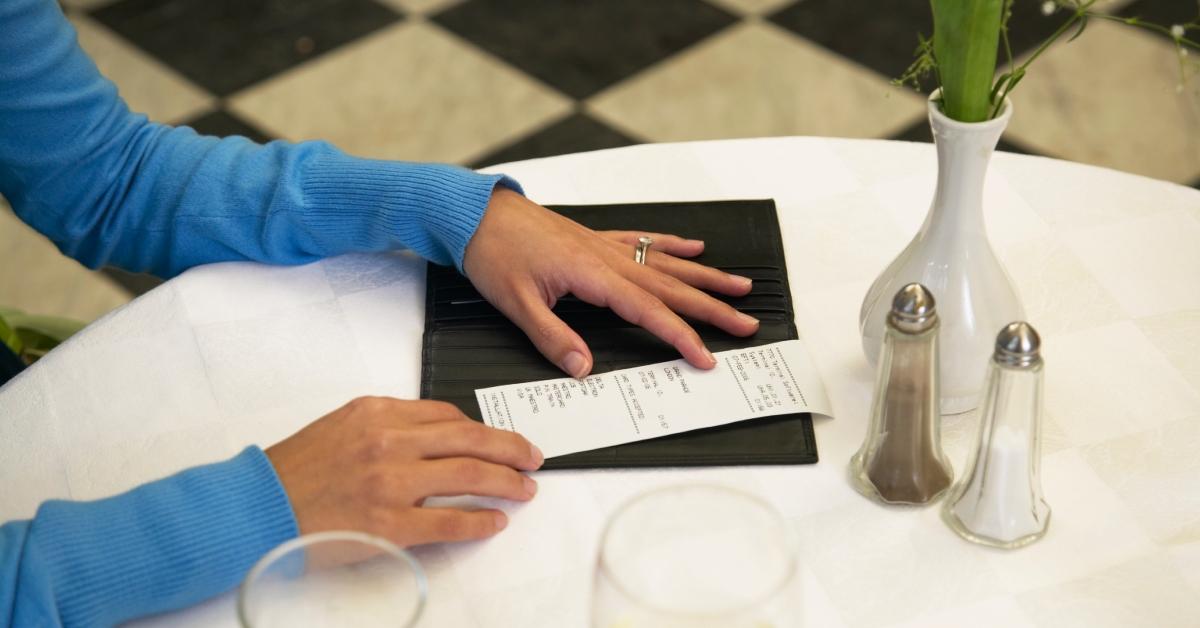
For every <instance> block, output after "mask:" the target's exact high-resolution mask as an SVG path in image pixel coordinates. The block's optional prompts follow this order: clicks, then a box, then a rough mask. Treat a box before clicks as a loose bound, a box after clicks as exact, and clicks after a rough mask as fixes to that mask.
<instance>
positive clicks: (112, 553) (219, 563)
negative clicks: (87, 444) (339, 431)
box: [0, 447, 297, 626]
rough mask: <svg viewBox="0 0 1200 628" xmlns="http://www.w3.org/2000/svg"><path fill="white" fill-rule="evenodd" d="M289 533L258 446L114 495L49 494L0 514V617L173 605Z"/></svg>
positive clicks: (85, 618) (187, 601)
mask: <svg viewBox="0 0 1200 628" xmlns="http://www.w3.org/2000/svg"><path fill="white" fill-rule="evenodd" d="M296 534H297V527H296V521H295V518H294V517H293V515H292V509H291V506H290V505H289V504H288V500H287V495H286V494H285V493H284V491H283V487H282V485H280V483H279V479H278V477H277V476H276V475H275V470H274V469H273V468H272V467H271V464H270V462H269V461H268V460H267V457H266V456H265V455H264V454H263V452H262V451H261V450H260V449H258V448H257V447H250V448H247V449H246V450H245V451H243V452H242V453H241V454H239V455H238V456H236V457H235V458H233V459H231V460H228V461H226V462H221V463H217V464H212V465H207V466H201V467H196V468H193V469H189V470H187V471H184V472H181V473H179V474H177V475H174V476H171V477H168V478H165V479H162V480H159V481H157V482H152V483H149V484H145V485H142V486H140V487H138V488H136V489H134V490H132V491H129V492H128V493H123V494H121V495H117V496H115V497H110V498H107V499H102V500H99V501H94V502H67V501H48V502H46V503H44V504H42V506H41V507H40V508H39V509H38V512H37V515H36V516H35V517H34V518H33V519H32V520H29V521H13V522H10V523H7V524H5V525H4V526H0V625H6V626H48V625H63V626H111V625H114V624H116V623H119V622H122V621H126V620H129V619H132V618H135V617H140V616H143V615H148V614H152V613H159V612H164V611H169V610H174V609H178V608H182V607H185V606H188V605H191V604H195V603H196V602H199V601H200V600H203V599H205V598H208V597H212V596H214V595H217V594H219V593H222V592H224V591H227V590H229V589H231V588H233V587H234V586H236V585H237V584H238V582H239V581H240V580H241V578H242V577H243V576H244V575H245V573H246V572H247V571H248V570H249V569H250V567H251V566H252V565H253V564H254V562H255V561H256V560H258V558H260V557H261V556H262V555H263V554H265V553H266V552H267V551H268V550H270V549H271V548H272V547H275V546H276V545H278V544H280V543H282V542H284V541H286V540H288V539H291V538H294V537H295V536H296Z"/></svg>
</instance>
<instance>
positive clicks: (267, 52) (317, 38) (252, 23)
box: [92, 0, 400, 96]
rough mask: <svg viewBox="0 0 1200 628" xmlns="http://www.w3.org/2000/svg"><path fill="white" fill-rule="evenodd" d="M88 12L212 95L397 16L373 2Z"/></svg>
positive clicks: (152, 4) (311, 0)
mask: <svg viewBox="0 0 1200 628" xmlns="http://www.w3.org/2000/svg"><path fill="white" fill-rule="evenodd" d="M92 16H93V17H95V18H96V19H97V20H99V21H100V22H102V23H103V24H104V25H105V26H107V27H109V28H111V29H112V30H114V31H116V32H117V33H118V34H120V35H121V36H122V37H124V38H126V39H128V40H129V41H131V42H133V43H134V44H136V45H137V46H139V47H140V48H142V49H143V50H145V51H146V52H148V53H150V54H151V55H153V56H154V57H156V58H157V59H159V60H160V61H163V62H164V63H166V64H167V65H169V66H171V67H173V68H175V69H176V70H177V71H178V72H180V73H181V74H183V75H184V76H186V77H187V78H189V79H191V80H192V81H193V82H195V83H197V84H198V85H200V86H202V87H204V88H205V89H208V90H209V91H211V92H213V93H215V94H217V95H218V96H227V95H229V94H231V93H233V92H235V91H237V90H239V89H241V88H243V87H246V86H248V85H251V84H253V83H256V82H258V81H260V80H262V79H265V78H267V77H269V76H272V75H274V74H278V73H279V72H282V71H283V70H286V69H288V68H290V67H292V66H294V65H296V64H298V63H301V62H303V61H306V60H308V59H311V58H313V57H316V56H317V55H320V54H322V53H324V52H327V51H329V50H332V49H333V48H336V47H337V46H340V45H341V44H344V43H346V42H349V41H352V40H354V39H357V38H358V37H361V36H362V35H365V34H367V33H369V32H371V31H374V30H376V29H378V28H380V27H382V26H384V25H386V24H389V23H392V22H395V21H396V20H399V19H400V16H399V15H398V14H397V13H396V12H395V11H392V10H391V9H388V8H387V7H384V6H382V5H380V4H376V3H375V2H373V1H372V0H121V1H120V2H117V3H115V4H111V5H107V6H104V7H101V8H99V9H97V10H96V11H94V12H93V13H92Z"/></svg>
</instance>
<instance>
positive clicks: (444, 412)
mask: <svg viewBox="0 0 1200 628" xmlns="http://www.w3.org/2000/svg"><path fill="white" fill-rule="evenodd" d="M266 453H267V456H268V458H270V460H271V464H272V465H274V467H275V471H276V473H277V474H278V475H279V479H280V481H281V482H282V483H283V488H284V490H285V491H286V492H287V495H288V499H289V500H290V501H291V504H292V510H293V512H294V513H295V515H296V520H297V522H298V523H299V526H300V533H301V534H311V533H313V532H321V531H324V530H359V531H362V532H367V533H370V534H374V535H377V536H381V537H383V538H386V539H388V540H390V541H392V542H393V543H395V544H397V545H399V546H401V547H408V546H411V545H420V544H423V543H435V542H441V541H465V540H471V539H482V538H486V537H489V536H492V535H493V534H496V533H497V532H499V531H500V530H503V529H504V527H505V526H506V525H507V523H508V519H507V517H506V515H505V514H504V513H503V512H501V511H499V510H476V511H467V510H460V509H457V508H429V507H425V506H424V505H423V504H424V502H425V498H427V497H433V496H450V495H481V496H489V497H501V498H504V499H511V500H515V501H528V500H529V499H531V498H533V495H534V493H535V492H537V484H536V483H535V482H534V481H533V479H532V478H529V477H528V476H526V475H524V474H523V473H521V471H533V470H535V469H537V468H539V467H540V466H541V465H542V460H543V458H542V453H541V451H539V450H538V449H537V447H535V446H534V445H532V444H531V443H530V442H529V441H527V440H525V438H524V437H522V436H521V435H519V434H516V433H513V432H507V431H503V430H497V429H493V428H490V427H487V426H486V425H483V424H482V423H478V422H476V421H472V420H471V419H470V418H468V417H467V416H466V415H464V414H463V413H462V412H460V411H459V410H458V408H456V407H454V406H452V405H450V404H448V403H443V402H440V401H402V400H399V399H390V398H386V397H360V398H358V399H355V400H353V401H351V402H350V403H347V404H346V405H344V406H342V407H341V408H338V409H337V410H334V411H333V412H331V413H329V414H327V415H325V416H324V417H321V418H320V419H318V420H316V421H314V422H313V423H312V424H310V425H308V426H307V427H305V428H304V429H302V430H300V431H299V432H297V433H296V434H294V435H292V436H291V437H289V438H287V439H286V440H284V441H282V442H280V443H279V444H277V445H275V446H273V447H270V448H269V449H267V451H266Z"/></svg>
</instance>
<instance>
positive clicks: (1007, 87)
mask: <svg viewBox="0 0 1200 628" xmlns="http://www.w3.org/2000/svg"><path fill="white" fill-rule="evenodd" d="M1087 6H1091V3H1088V5H1087ZM1086 15H1087V13H1086V10H1085V9H1080V10H1077V11H1076V12H1075V13H1074V14H1073V15H1072V16H1071V19H1069V20H1067V21H1066V22H1063V23H1062V25H1061V26H1059V27H1058V30H1056V31H1054V34H1052V35H1050V37H1047V38H1046V41H1043V42H1042V45H1040V46H1038V47H1037V49H1036V50H1034V51H1033V54H1031V55H1030V56H1029V58H1028V59H1026V60H1025V62H1024V63H1022V64H1021V65H1019V66H1017V69H1016V70H1013V71H1012V72H1011V73H1010V74H1008V75H1007V83H1003V87H1001V88H1000V89H999V90H998V93H997V95H996V97H995V98H993V102H992V111H991V114H990V115H989V116H988V118H989V119H990V118H994V117H996V115H997V114H998V113H1000V108H1001V107H1003V106H1004V100H1005V99H1006V98H1008V94H1009V92H1011V91H1012V88H1013V87H1015V86H1016V84H1017V83H1016V81H1019V80H1020V77H1021V76H1024V74H1025V70H1026V69H1027V68H1028V67H1029V64H1031V63H1033V62H1034V61H1035V60H1036V59H1037V58H1038V57H1040V56H1042V53H1043V52H1046V50H1047V49H1049V48H1050V45H1051V44H1053V43H1054V42H1056V41H1058V38H1059V37H1062V36H1063V35H1064V34H1066V32H1067V31H1068V30H1070V29H1071V27H1072V26H1074V25H1075V24H1076V23H1077V22H1079V20H1081V19H1083V18H1084V17H1085V16H1086ZM1012 77H1016V78H1015V79H1013V78H1012ZM1004 80H1005V79H1004V78H1001V81H1004Z"/></svg>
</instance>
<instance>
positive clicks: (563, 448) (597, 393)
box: [475, 340, 831, 457]
mask: <svg viewBox="0 0 1200 628" xmlns="http://www.w3.org/2000/svg"><path fill="white" fill-rule="evenodd" d="M715 355H716V358H717V366H716V367H715V368H713V369H712V370H709V371H703V370H700V369H698V368H695V367H693V366H690V365H688V364H687V363H686V362H684V361H683V360H673V361H671V362H662V363H659V364H650V365H648V366H641V367H636V368H630V369H624V370H620V371H611V372H608V373H603V374H601V375H593V376H591V377H587V378H584V379H582V380H577V379H572V378H569V377H565V378H562V379H548V380H544V381H540V382H530V383H527V384H511V385H508V386H495V387H492V388H481V389H479V390H476V391H475V397H476V399H478V401H479V407H480V408H481V409H482V410H483V420H484V422H485V423H487V424H488V425H490V426H491V427H494V428H499V429H504V430H509V431H513V432H518V433H520V434H522V435H523V436H525V437H526V438H528V439H529V440H530V441H531V442H532V443H533V444H535V445H537V446H538V447H539V448H540V449H541V450H542V452H543V453H544V454H545V455H546V456H547V457H552V456H561V455H563V454H569V453H574V452H577V451H587V450H589V449H598V448H600V447H608V446H611V445H619V444H621V443H630V442H633V441H639V440H645V439H647V438H657V437H659V436H666V435H667V434H677V433H679V432H687V431H689V430H698V429H701V428H705V427H713V426H717V425H724V424H726V423H734V422H737V421H744V420H746V419H756V418H759V417H765V416H773V415H777V414H790V413H794V412H812V413H815V414H824V415H826V416H831V406H830V403H829V398H828V397H827V396H826V394H825V387H824V385H822V383H821V378H820V376H819V375H818V373H817V369H816V367H815V366H814V365H813V362H812V359H811V358H810V357H809V355H808V352H807V351H806V350H805V347H804V343H803V342H801V341H799V340H785V341H783V342H776V343H774V344H769V345H761V346H758V347H752V348H749V349H736V350H733V351H722V352H720V353H717V354H715Z"/></svg>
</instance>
